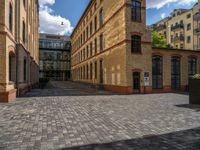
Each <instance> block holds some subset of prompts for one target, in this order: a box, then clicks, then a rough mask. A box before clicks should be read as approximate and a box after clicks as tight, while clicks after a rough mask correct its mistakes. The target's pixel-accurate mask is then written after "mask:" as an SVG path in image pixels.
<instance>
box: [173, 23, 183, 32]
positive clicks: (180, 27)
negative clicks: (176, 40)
mask: <svg viewBox="0 0 200 150" xmlns="http://www.w3.org/2000/svg"><path fill="white" fill-rule="evenodd" d="M178 29H184V24H176V25H175V26H172V27H171V31H174V30H178Z"/></svg>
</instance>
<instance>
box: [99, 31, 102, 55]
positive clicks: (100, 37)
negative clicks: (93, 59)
mask: <svg viewBox="0 0 200 150" xmlns="http://www.w3.org/2000/svg"><path fill="white" fill-rule="evenodd" d="M99 45H100V51H102V50H103V34H101V35H100V36H99Z"/></svg>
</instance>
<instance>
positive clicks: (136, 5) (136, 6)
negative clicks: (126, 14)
mask: <svg viewBox="0 0 200 150" xmlns="http://www.w3.org/2000/svg"><path fill="white" fill-rule="evenodd" d="M131 10H132V20H133V21H141V2H140V1H139V0H132V8H131Z"/></svg>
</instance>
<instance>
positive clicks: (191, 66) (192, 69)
mask: <svg viewBox="0 0 200 150" xmlns="http://www.w3.org/2000/svg"><path fill="white" fill-rule="evenodd" d="M196 73H197V59H196V58H189V60H188V77H189V78H190V77H192V76H193V75H195V74H196Z"/></svg>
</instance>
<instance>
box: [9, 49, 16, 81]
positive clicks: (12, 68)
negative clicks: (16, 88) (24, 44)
mask: <svg viewBox="0 0 200 150" xmlns="http://www.w3.org/2000/svg"><path fill="white" fill-rule="evenodd" d="M9 81H10V82H16V55H15V53H14V52H13V51H10V52H9Z"/></svg>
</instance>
